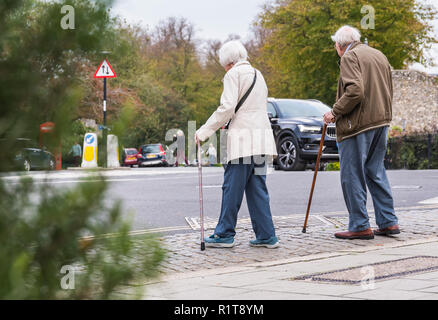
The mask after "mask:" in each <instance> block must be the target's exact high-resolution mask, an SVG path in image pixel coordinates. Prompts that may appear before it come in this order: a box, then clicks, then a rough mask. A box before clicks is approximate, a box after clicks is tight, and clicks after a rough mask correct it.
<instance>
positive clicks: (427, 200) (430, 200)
mask: <svg viewBox="0 0 438 320" xmlns="http://www.w3.org/2000/svg"><path fill="white" fill-rule="evenodd" d="M418 203H421V204H438V197H436V198H431V199H426V200H423V201H420V202H418Z"/></svg>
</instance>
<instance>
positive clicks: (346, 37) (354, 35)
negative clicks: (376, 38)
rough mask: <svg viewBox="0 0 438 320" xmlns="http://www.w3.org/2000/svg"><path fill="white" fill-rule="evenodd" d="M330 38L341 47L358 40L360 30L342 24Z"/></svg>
mask: <svg viewBox="0 0 438 320" xmlns="http://www.w3.org/2000/svg"><path fill="white" fill-rule="evenodd" d="M332 40H333V41H334V42H336V43H337V44H339V46H340V47H342V48H343V47H345V46H347V45H349V44H350V43H352V42H355V41H360V31H359V30H358V29H356V28H354V27H351V26H348V25H346V26H342V27H340V28H339V29H338V31H336V33H335V34H334V35H333V36H332Z"/></svg>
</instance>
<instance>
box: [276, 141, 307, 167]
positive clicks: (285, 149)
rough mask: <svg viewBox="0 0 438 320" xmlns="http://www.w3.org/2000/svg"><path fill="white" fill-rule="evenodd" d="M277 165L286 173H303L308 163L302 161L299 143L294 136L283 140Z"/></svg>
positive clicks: (280, 144) (279, 147)
mask: <svg viewBox="0 0 438 320" xmlns="http://www.w3.org/2000/svg"><path fill="white" fill-rule="evenodd" d="M278 149H279V150H278V158H277V164H278V166H279V168H280V169H281V170H284V171H302V170H304V169H305V167H306V163H305V162H304V161H302V160H301V158H300V155H299V151H298V143H297V141H296V139H295V138H294V137H293V136H287V137H284V138H283V139H281V141H280V143H279V146H278Z"/></svg>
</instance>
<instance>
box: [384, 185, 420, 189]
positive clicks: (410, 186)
mask: <svg viewBox="0 0 438 320" xmlns="http://www.w3.org/2000/svg"><path fill="white" fill-rule="evenodd" d="M391 188H392V189H406V190H418V189H421V188H422V186H414V185H401V186H392V187H391Z"/></svg>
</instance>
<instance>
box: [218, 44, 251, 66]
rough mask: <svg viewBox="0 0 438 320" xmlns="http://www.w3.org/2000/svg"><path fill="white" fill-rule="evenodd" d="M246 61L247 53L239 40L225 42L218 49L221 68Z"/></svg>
mask: <svg viewBox="0 0 438 320" xmlns="http://www.w3.org/2000/svg"><path fill="white" fill-rule="evenodd" d="M246 59H248V52H247V51H246V49H245V47H244V46H243V44H242V43H241V42H240V41H239V40H232V41H228V42H226V43H225V44H224V45H223V46H222V47H221V48H220V49H219V62H220V64H221V66H222V67H225V66H226V65H229V64H230V63H237V62H239V61H245V60H246Z"/></svg>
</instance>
